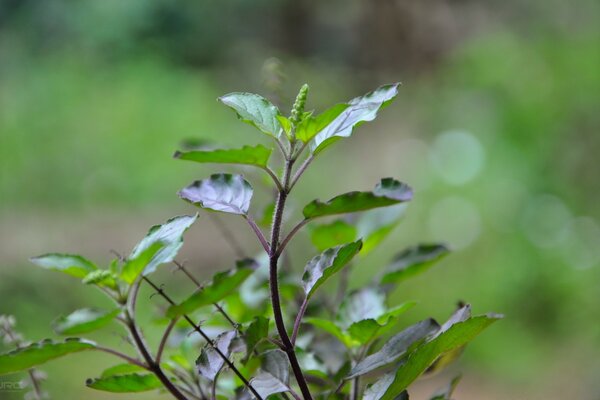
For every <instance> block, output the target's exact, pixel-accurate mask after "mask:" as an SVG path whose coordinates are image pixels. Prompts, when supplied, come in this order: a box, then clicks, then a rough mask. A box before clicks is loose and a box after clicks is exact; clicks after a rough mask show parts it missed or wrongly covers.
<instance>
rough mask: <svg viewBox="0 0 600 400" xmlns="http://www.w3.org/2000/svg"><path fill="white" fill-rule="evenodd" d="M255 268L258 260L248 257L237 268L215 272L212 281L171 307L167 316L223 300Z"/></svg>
mask: <svg viewBox="0 0 600 400" xmlns="http://www.w3.org/2000/svg"><path fill="white" fill-rule="evenodd" d="M255 268H256V262H255V261H254V260H250V259H246V260H242V261H239V262H238V263H237V266H236V268H233V269H231V270H229V271H224V272H219V273H217V274H215V276H213V279H212V282H211V283H209V284H207V285H205V286H204V287H203V288H202V289H200V290H199V291H197V292H196V293H194V294H193V295H191V296H190V297H188V298H187V299H186V300H184V301H183V302H182V303H181V304H178V305H175V306H171V307H169V309H168V310H167V316H168V317H169V318H175V317H177V316H179V315H182V314H188V313H190V312H192V311H195V310H197V309H198V308H200V307H204V306H207V305H210V304H214V303H217V302H219V301H221V300H223V299H224V298H225V297H227V296H229V295H230V294H232V293H233V292H234V291H235V290H236V289H237V288H238V287H239V286H240V285H241V284H242V283H243V282H244V281H245V280H246V278H248V277H249V276H250V275H251V274H252V272H254V270H255Z"/></svg>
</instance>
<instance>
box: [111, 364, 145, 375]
mask: <svg viewBox="0 0 600 400" xmlns="http://www.w3.org/2000/svg"><path fill="white" fill-rule="evenodd" d="M136 372H146V369H145V368H142V367H140V366H139V365H135V364H127V363H123V364H117V365H114V366H112V367H110V368H107V369H105V370H104V371H102V373H101V374H100V377H101V378H107V377H109V376H113V375H126V374H131V373H136Z"/></svg>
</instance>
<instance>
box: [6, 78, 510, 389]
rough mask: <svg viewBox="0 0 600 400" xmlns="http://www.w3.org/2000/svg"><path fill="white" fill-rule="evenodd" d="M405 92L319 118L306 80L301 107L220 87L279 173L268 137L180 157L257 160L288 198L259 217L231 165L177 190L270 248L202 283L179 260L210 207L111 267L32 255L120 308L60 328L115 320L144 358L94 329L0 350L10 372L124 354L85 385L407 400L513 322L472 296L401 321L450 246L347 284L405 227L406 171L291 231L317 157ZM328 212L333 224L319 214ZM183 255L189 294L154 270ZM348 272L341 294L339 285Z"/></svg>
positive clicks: (77, 317)
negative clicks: (143, 319)
mask: <svg viewBox="0 0 600 400" xmlns="http://www.w3.org/2000/svg"><path fill="white" fill-rule="evenodd" d="M398 87H399V84H391V85H385V86H381V87H379V88H377V89H376V90H374V91H373V92H370V93H367V94H366V95H364V96H361V97H357V98H354V99H352V100H350V101H349V102H347V103H342V104H337V105H335V106H333V107H331V108H329V109H328V110H326V111H324V112H322V113H320V114H314V113H313V112H312V111H308V112H307V111H305V104H306V98H307V94H308V86H307V85H304V86H303V87H302V88H301V89H300V92H299V94H298V96H297V98H296V101H295V102H294V104H293V107H292V110H291V113H290V115H289V116H284V115H283V114H282V113H281V112H280V111H279V109H278V108H277V107H276V106H275V105H274V104H272V103H271V102H269V101H268V100H266V99H265V98H263V97H261V96H259V95H256V94H251V93H231V94H228V95H225V96H223V97H221V98H220V99H219V100H220V101H221V102H222V103H223V104H225V105H226V106H228V107H230V108H231V109H233V110H234V111H235V112H236V114H237V116H238V117H239V118H240V119H241V120H242V121H244V122H246V123H248V124H250V125H252V126H254V127H255V128H257V129H258V130H259V131H260V132H262V133H263V134H264V135H267V136H268V137H269V138H270V140H271V141H272V142H273V143H274V147H276V148H277V149H278V150H279V152H280V153H281V159H282V165H281V166H280V167H281V169H282V173H281V174H280V176H278V174H276V173H275V171H276V170H278V169H279V167H274V166H273V164H274V163H273V162H272V161H271V155H272V152H273V150H274V149H273V148H272V147H266V146H263V145H261V144H257V145H252V146H250V145H245V146H243V147H240V148H235V149H209V148H195V149H191V150H187V151H181V152H177V153H176V154H175V157H176V158H178V159H181V160H189V161H194V162H199V163H215V164H225V163H226V164H239V165H244V166H251V167H256V168H259V169H261V170H263V171H265V172H266V174H267V176H268V177H269V178H270V181H271V183H272V188H273V192H274V193H275V195H274V197H275V198H274V205H270V206H269V205H267V207H266V209H267V210H268V215H267V216H266V217H263V218H260V219H258V221H262V222H257V220H255V219H254V217H253V213H251V212H250V206H251V201H252V197H253V188H252V186H251V184H250V183H249V182H248V181H247V180H246V179H245V178H244V177H243V176H242V175H234V174H227V173H219V174H214V175H211V176H209V177H207V178H205V179H201V180H198V181H195V182H193V183H192V184H190V185H189V186H187V187H185V188H183V189H182V190H181V191H180V192H179V197H181V198H182V199H183V200H185V201H187V202H189V203H191V204H193V205H195V206H197V207H199V208H201V209H203V210H206V211H209V212H218V213H225V214H233V215H236V216H239V217H240V218H243V219H244V220H245V221H246V222H247V223H248V225H249V227H250V228H251V230H252V231H253V232H254V234H255V235H256V237H257V239H258V241H259V242H260V245H261V246H262V249H263V250H264V253H262V254H259V255H258V256H257V257H255V258H254V259H252V258H248V257H245V256H244V257H241V259H240V260H239V261H238V262H237V263H236V265H235V267H234V268H232V269H230V270H227V271H223V272H219V273H217V274H216V275H214V276H213V278H212V279H211V280H210V281H208V282H204V283H203V282H200V281H199V280H197V279H196V278H195V277H194V276H193V275H192V274H191V272H190V271H189V270H188V269H187V268H186V267H185V266H184V265H183V264H182V263H180V262H178V261H176V256H177V253H178V251H179V249H180V248H181V246H182V245H183V235H184V233H185V231H186V230H187V229H188V228H189V227H190V226H191V225H192V224H194V223H195V222H196V220H197V215H191V216H179V217H175V218H173V219H171V220H169V221H167V222H166V223H164V224H162V225H157V226H154V227H152V228H151V229H150V231H149V232H148V234H147V235H146V237H145V238H144V239H143V240H142V241H141V242H139V244H138V245H137V246H136V247H135V248H134V249H133V250H132V252H131V253H130V254H129V256H127V257H122V256H117V258H116V259H115V260H113V262H112V263H111V264H110V265H109V266H108V268H100V267H98V266H97V265H96V264H94V263H93V262H92V261H89V260H88V259H86V258H83V257H81V256H78V255H69V254H46V255H43V256H40V257H36V258H33V259H32V261H33V262H34V263H35V264H37V265H39V266H41V267H43V268H46V269H51V270H56V271H60V272H63V273H65V274H67V275H71V276H72V277H75V278H77V279H79V280H81V281H82V282H83V283H84V284H86V285H90V286H93V287H95V288H97V289H99V290H101V291H102V292H103V293H105V294H106V295H107V296H108V297H109V298H111V299H112V300H113V302H114V306H113V308H111V309H106V310H100V309H97V308H84V309H80V310H76V311H74V312H73V313H71V314H69V315H67V316H63V317H60V318H59V319H57V320H56V322H55V323H54V330H55V331H56V333H58V334H61V335H67V336H72V335H80V334H85V333H88V332H92V331H94V330H97V329H100V328H102V327H104V326H106V325H107V324H109V323H111V322H112V321H117V322H118V323H120V324H121V325H122V326H123V328H124V329H125V331H126V332H127V334H128V336H129V342H130V344H131V345H132V347H133V348H134V349H135V351H136V353H137V354H136V355H131V354H125V353H122V352H120V351H117V350H115V349H112V348H108V347H104V346H101V345H99V344H97V343H95V342H92V341H89V340H86V339H82V338H69V339H66V340H64V341H52V340H45V341H42V342H39V343H36V344H32V345H29V346H17V348H16V349H15V350H13V351H11V352H8V353H6V354H3V355H0V374H9V373H14V372H19V371H28V370H29V371H31V368H33V367H35V366H37V365H39V364H43V363H45V362H47V361H50V360H52V359H54V358H57V357H61V356H64V355H67V354H70V353H74V352H80V351H101V352H105V353H110V354H112V355H114V356H115V357H117V358H119V359H120V360H121V361H122V363H121V364H117V365H115V366H112V367H110V368H108V369H106V370H105V371H103V372H102V373H101V374H100V376H99V377H98V378H95V379H90V380H88V381H87V386H88V387H90V388H92V389H96V390H104V391H109V392H144V391H150V390H155V389H162V390H166V391H167V392H168V393H170V394H171V395H172V396H173V397H175V398H177V399H211V400H215V399H233V398H235V399H246V398H256V399H267V398H283V399H290V397H292V398H294V399H305V400H311V399H352V400H355V399H359V398H362V399H365V400H374V399H383V400H391V399H406V398H408V393H407V388H408V387H409V385H410V384H411V383H412V382H413V381H415V380H416V379H417V378H418V377H419V376H421V375H423V374H425V373H431V372H433V371H436V370H439V369H441V368H443V367H445V366H446V365H448V364H449V363H450V362H452V361H453V360H454V359H456V358H457V357H458V356H459V355H460V353H461V352H462V350H463V348H464V347H465V345H466V344H467V343H468V342H469V341H471V340H472V339H473V338H474V337H475V336H477V335H478V334H479V333H480V332H481V331H482V330H483V329H485V328H487V327H488V326H489V325H490V324H492V323H493V322H495V321H497V320H498V319H499V318H501V316H499V315H495V314H488V315H479V316H471V308H470V306H469V305H464V304H461V305H459V307H458V309H457V311H456V312H455V313H454V314H453V315H452V316H451V317H450V318H449V319H448V320H447V321H446V322H444V323H443V324H438V323H437V322H436V321H435V320H433V319H424V320H422V321H421V322H418V323H416V324H414V325H411V326H408V327H403V328H399V327H398V326H399V322H400V320H401V316H402V314H403V313H405V312H406V311H407V310H409V309H410V308H412V307H413V306H414V305H415V303H413V302H405V303H402V304H399V305H394V306H392V305H390V304H389V297H390V294H391V293H392V292H393V291H394V288H395V287H396V286H397V285H399V284H401V283H403V282H404V281H406V280H407V279H409V278H411V277H412V276H414V275H417V274H419V273H422V272H424V271H426V270H427V269H428V268H429V267H430V266H432V265H433V264H434V263H435V262H436V261H438V260H439V259H441V258H442V257H444V256H445V255H446V254H447V253H448V249H447V248H446V246H444V245H442V244H421V245H417V246H413V247H409V248H407V249H406V250H403V251H401V252H399V253H398V255H397V256H396V257H395V258H394V259H393V260H392V262H391V263H390V264H389V265H388V266H387V267H386V268H384V269H383V270H382V272H381V273H379V274H378V275H377V276H375V277H373V278H372V279H371V280H370V281H369V282H366V284H365V285H364V286H363V287H361V288H358V289H354V290H348V271H349V268H350V265H351V264H353V263H356V264H360V260H361V258H362V257H364V255H365V254H367V253H369V252H370V251H372V250H373V249H374V248H375V247H376V246H377V245H378V244H380V243H381V242H382V241H383V240H384V238H385V237H386V236H388V235H389V234H390V233H391V231H392V230H393V229H394V227H395V226H396V225H397V224H398V222H399V219H400V216H401V214H402V212H403V210H404V207H405V204H404V203H406V202H408V201H410V200H411V199H412V196H413V192H412V189H411V188H410V187H409V186H408V185H406V184H404V183H402V182H400V181H398V180H396V179H393V178H384V179H381V181H380V182H378V183H377V184H376V185H375V187H374V189H373V190H367V191H355V192H349V193H345V194H341V195H339V196H335V197H333V198H332V199H330V200H328V201H325V202H323V201H320V200H314V201H312V202H310V203H309V204H307V205H306V206H305V207H304V208H303V209H302V217H301V218H300V219H299V221H298V222H297V223H296V224H295V225H293V227H292V228H291V229H287V230H286V229H284V226H287V225H286V223H285V222H286V221H285V220H286V219H287V218H288V213H286V212H285V208H286V204H287V203H288V200H289V196H290V194H291V193H292V190H293V189H294V187H295V186H296V184H297V183H298V181H299V180H300V178H301V177H302V175H303V173H304V172H305V171H306V170H307V168H309V167H310V165H311V162H312V161H313V160H314V159H315V158H316V157H319V156H322V155H323V153H324V150H326V149H327V148H329V147H330V146H332V145H333V144H335V143H336V142H337V141H338V140H341V139H343V138H346V137H349V136H351V135H352V133H353V131H354V129H355V128H356V127H357V126H358V125H360V124H362V123H363V122H367V121H371V120H373V119H374V118H375V117H376V115H377V113H378V111H379V110H380V109H382V108H384V107H385V106H387V105H389V104H390V103H391V102H392V101H393V99H394V98H395V97H396V94H397V92H398ZM323 178H324V179H325V178H326V173H324V177H323ZM323 219H325V220H326V222H323V223H320V224H317V223H316V221H317V220H323ZM213 220H214V214H213ZM215 221H216V222H217V223H218V224H219V220H215ZM261 225H263V226H261ZM264 225H268V226H269V227H270V233H269V234H268V235H266V234H264V233H263V229H264ZM306 225H308V227H307V228H308V230H309V234H310V239H311V241H312V243H313V244H314V246H315V247H316V249H317V251H319V252H320V253H319V254H317V255H316V256H314V257H312V258H310V259H308V260H306V259H305V260H300V261H302V262H303V263H305V267H304V271H303V273H302V275H297V274H296V272H295V271H294V269H293V268H291V267H290V260H289V256H290V255H289V252H288V246H289V245H290V244H291V241H292V239H293V238H294V237H295V235H296V234H297V233H298V232H299V231H300V230H301V229H302V228H303V227H305V226H306ZM219 227H220V228H221V229H222V230H224V229H226V227H225V226H224V225H219ZM284 231H285V232H284ZM224 233H225V237H226V238H227V240H228V241H229V242H230V244H232V245H233V246H234V248H235V249H236V252H237V253H238V254H240V255H241V253H242V252H243V250H241V246H239V244H238V243H236V242H235V240H236V239H235V237H234V236H233V235H232V233H231V232H229V231H226V230H225V231H224ZM306 258H309V257H306ZM170 263H173V264H175V265H176V266H177V269H178V270H181V271H183V272H184V274H185V276H186V277H187V278H189V279H190V280H191V282H193V283H194V284H195V285H196V286H197V290H196V291H195V292H194V293H192V294H190V295H189V296H188V297H186V298H183V299H182V300H180V299H175V298H174V297H172V295H173V294H172V293H167V289H165V288H164V287H163V286H162V285H157V284H156V283H154V281H153V280H151V278H150V275H151V274H152V273H153V272H155V271H156V270H157V268H159V267H160V266H161V265H165V264H170ZM282 269H285V273H283V274H282V273H281V272H282ZM337 273H340V274H339V279H338V282H337V288H336V287H335V286H332V285H331V283H332V282H329V281H333V280H334V279H332V278H333V277H334V275H336V274H337ZM143 284H146V285H149V286H150V287H151V288H152V289H153V290H154V292H155V294H157V295H158V296H160V297H162V299H163V301H164V302H165V303H164V304H165V305H166V308H165V309H164V310H163V311H161V315H160V317H161V318H160V320H161V321H162V323H163V324H164V332H163V334H162V337H161V339H160V340H159V341H158V343H154V344H153V346H150V344H149V343H148V341H147V340H146V338H145V336H144V334H143V333H142V330H141V328H140V326H139V323H138V319H137V318H136V304H137V300H138V293H139V290H140V286H141V285H143ZM324 286H326V287H327V290H326V291H325V290H323V287H324ZM332 288H334V290H333V292H332ZM324 292H325V293H324ZM284 310H285V312H284ZM198 321H202V322H198ZM190 331H191V332H192V333H194V334H193V335H190V334H189V333H190ZM151 347H154V348H155V350H154V351H153V350H151ZM290 372H291V373H290ZM291 376H293V378H292V377H291ZM457 382H458V379H455V380H453V381H452V382H451V383H450V384H449V386H448V387H447V388H445V389H443V390H442V391H441V392H439V393H437V394H435V395H433V397H431V398H432V399H448V398H450V395H451V393H452V391H453V389H454V387H455V385H456V383H457Z"/></svg>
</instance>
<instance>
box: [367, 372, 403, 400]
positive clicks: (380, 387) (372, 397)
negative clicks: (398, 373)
mask: <svg viewBox="0 0 600 400" xmlns="http://www.w3.org/2000/svg"><path fill="white" fill-rule="evenodd" d="M393 381H394V374H393V373H391V374H385V375H384V376H383V377H381V378H380V379H379V380H378V381H377V382H375V383H374V384H372V385H371V386H369V387H367V389H366V390H365V393H364V395H363V400H380V399H382V398H383V395H384V394H385V391H386V390H387V389H388V388H389V387H390V385H391V384H392V382H393ZM394 400H408V392H407V391H406V390H404V391H402V393H400V394H399V395H398V396H396V397H395V398H394Z"/></svg>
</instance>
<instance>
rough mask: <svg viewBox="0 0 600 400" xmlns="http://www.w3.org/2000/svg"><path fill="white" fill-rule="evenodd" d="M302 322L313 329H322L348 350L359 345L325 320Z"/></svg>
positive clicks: (306, 319)
mask: <svg viewBox="0 0 600 400" xmlns="http://www.w3.org/2000/svg"><path fill="white" fill-rule="evenodd" d="M303 322H305V323H307V324H311V325H313V326H314V327H316V328H319V329H322V330H324V331H325V332H327V333H329V334H330V335H333V336H334V337H335V338H337V339H338V340H339V341H340V342H342V343H343V344H344V346H346V347H348V348H351V347H354V346H357V345H359V344H360V343H358V342H357V341H356V340H354V339H353V338H352V336H350V335H349V334H347V333H346V332H344V330H343V329H342V328H340V327H339V326H337V325H336V324H335V323H334V322H332V321H329V320H327V319H321V318H305V319H304V321H303Z"/></svg>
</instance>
